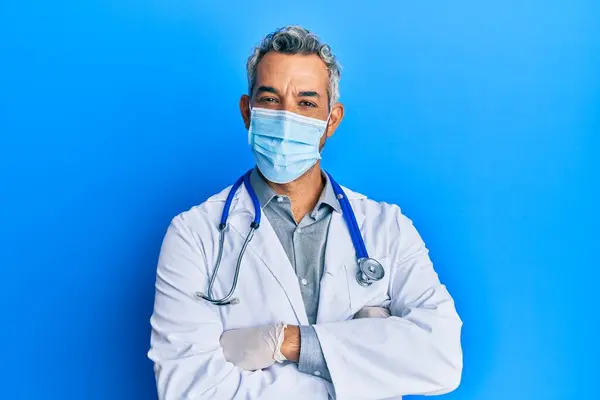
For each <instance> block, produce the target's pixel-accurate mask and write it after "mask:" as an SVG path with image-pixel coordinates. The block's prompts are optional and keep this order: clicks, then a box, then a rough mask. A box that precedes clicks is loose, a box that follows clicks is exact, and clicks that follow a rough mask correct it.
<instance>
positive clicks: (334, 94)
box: [246, 25, 342, 107]
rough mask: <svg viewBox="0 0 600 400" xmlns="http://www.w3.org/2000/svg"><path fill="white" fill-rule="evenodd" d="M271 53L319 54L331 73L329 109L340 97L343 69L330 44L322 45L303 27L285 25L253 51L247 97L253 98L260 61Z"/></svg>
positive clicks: (247, 69)
mask: <svg viewBox="0 0 600 400" xmlns="http://www.w3.org/2000/svg"><path fill="white" fill-rule="evenodd" d="M270 51H276V52H279V53H285V54H303V55H309V54H317V55H318V56H319V57H320V58H321V60H323V62H324V63H325V65H326V66H327V70H328V71H329V88H328V89H327V95H328V97H329V107H331V106H333V105H334V104H335V103H336V102H337V101H338V99H339V97H340V88H339V85H340V76H341V70H342V68H341V66H340V64H339V63H338V61H337V59H336V58H335V55H333V53H332V52H331V48H330V47H329V45H327V44H324V43H321V41H320V40H319V38H318V37H317V35H315V34H314V33H312V32H310V31H309V30H308V29H305V28H302V27H301V26H294V25H290V26H285V27H283V28H279V29H277V30H276V31H275V32H272V33H269V34H268V35H267V36H266V37H265V38H264V39H263V40H262V42H261V43H260V44H259V45H258V46H256V47H255V48H254V49H253V50H252V54H250V57H248V62H247V63H246V71H247V73H248V94H249V95H250V96H252V92H253V90H254V84H255V83H256V69H257V67H258V63H259V61H260V60H261V59H262V58H263V56H264V55H265V54H267V53H268V52H270Z"/></svg>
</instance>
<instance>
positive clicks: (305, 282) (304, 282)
mask: <svg viewBox="0 0 600 400" xmlns="http://www.w3.org/2000/svg"><path fill="white" fill-rule="evenodd" d="M300 283H302V284H303V285H304V286H306V285H308V281H307V280H306V279H305V278H302V280H301V281H300Z"/></svg>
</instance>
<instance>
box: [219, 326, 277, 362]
mask: <svg viewBox="0 0 600 400" xmlns="http://www.w3.org/2000/svg"><path fill="white" fill-rule="evenodd" d="M285 328H287V325H286V324H283V323H279V324H277V325H265V326H259V327H256V328H241V329H232V330H229V331H226V332H224V333H223V334H222V335H221V339H220V342H221V347H222V348H223V353H224V355H225V359H226V360H227V361H229V362H230V363H232V364H234V365H235V366H237V367H240V368H242V369H244V370H246V371H255V370H257V369H263V368H267V367H270V366H271V365H273V364H274V363H275V362H283V361H285V360H286V358H285V357H284V356H283V354H281V344H282V343H283V337H284V331H285Z"/></svg>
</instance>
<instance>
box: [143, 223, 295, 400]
mask: <svg viewBox="0 0 600 400" xmlns="http://www.w3.org/2000/svg"><path fill="white" fill-rule="evenodd" d="M205 265H206V261H205V257H204V253H203V251H202V247H201V245H200V244H199V243H197V242H196V240H195V239H194V236H193V234H192V232H191V231H190V230H189V229H188V228H187V226H186V224H185V221H184V218H183V217H182V216H179V217H177V218H175V219H174V220H173V222H172V223H171V225H170V227H169V229H168V231H167V234H166V236H165V239H164V242H163V245H162V249H161V254H160V257H159V263H158V268H157V277H156V292H155V302H154V312H153V314H152V317H151V325H152V334H151V348H150V351H149V352H148V357H149V358H150V359H151V360H152V361H153V362H154V371H155V375H156V385H157V390H158V397H159V399H161V400H180V399H232V398H244V399H255V398H258V397H260V396H261V395H262V394H264V391H265V390H266V389H267V388H268V389H269V390H271V391H273V390H280V391H281V393H283V392H285V390H286V389H287V390H289V389H290V388H289V387H287V388H283V387H281V388H278V387H277V386H278V385H279V386H282V385H284V383H285V382H284V381H287V384H288V386H289V383H290V382H291V381H293V380H291V379H286V378H285V377H286V376H287V377H288V378H289V377H290V374H293V373H296V374H297V373H298V372H297V370H296V371H292V368H293V366H292V365H290V366H289V368H287V367H283V368H281V369H280V370H279V371H278V373H277V374H275V373H274V372H273V371H269V370H259V371H254V372H249V371H244V370H242V369H240V368H238V367H236V366H234V365H233V364H231V363H229V362H227V361H226V360H225V357H224V355H223V351H222V348H221V347H220V343H219V338H220V336H221V334H222V333H223V326H222V323H221V319H220V316H219V314H218V313H217V311H216V310H215V307H214V306H212V305H209V304H208V303H206V302H205V301H198V300H196V299H195V298H194V293H195V292H196V291H198V288H199V287H200V285H203V284H205V283H206V282H207V279H206V267H205Z"/></svg>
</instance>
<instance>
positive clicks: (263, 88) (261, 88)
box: [256, 86, 278, 94]
mask: <svg viewBox="0 0 600 400" xmlns="http://www.w3.org/2000/svg"><path fill="white" fill-rule="evenodd" d="M265 92H266V93H274V94H278V92H277V89H275V88H274V87H272V86H259V87H258V89H256V93H265Z"/></svg>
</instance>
